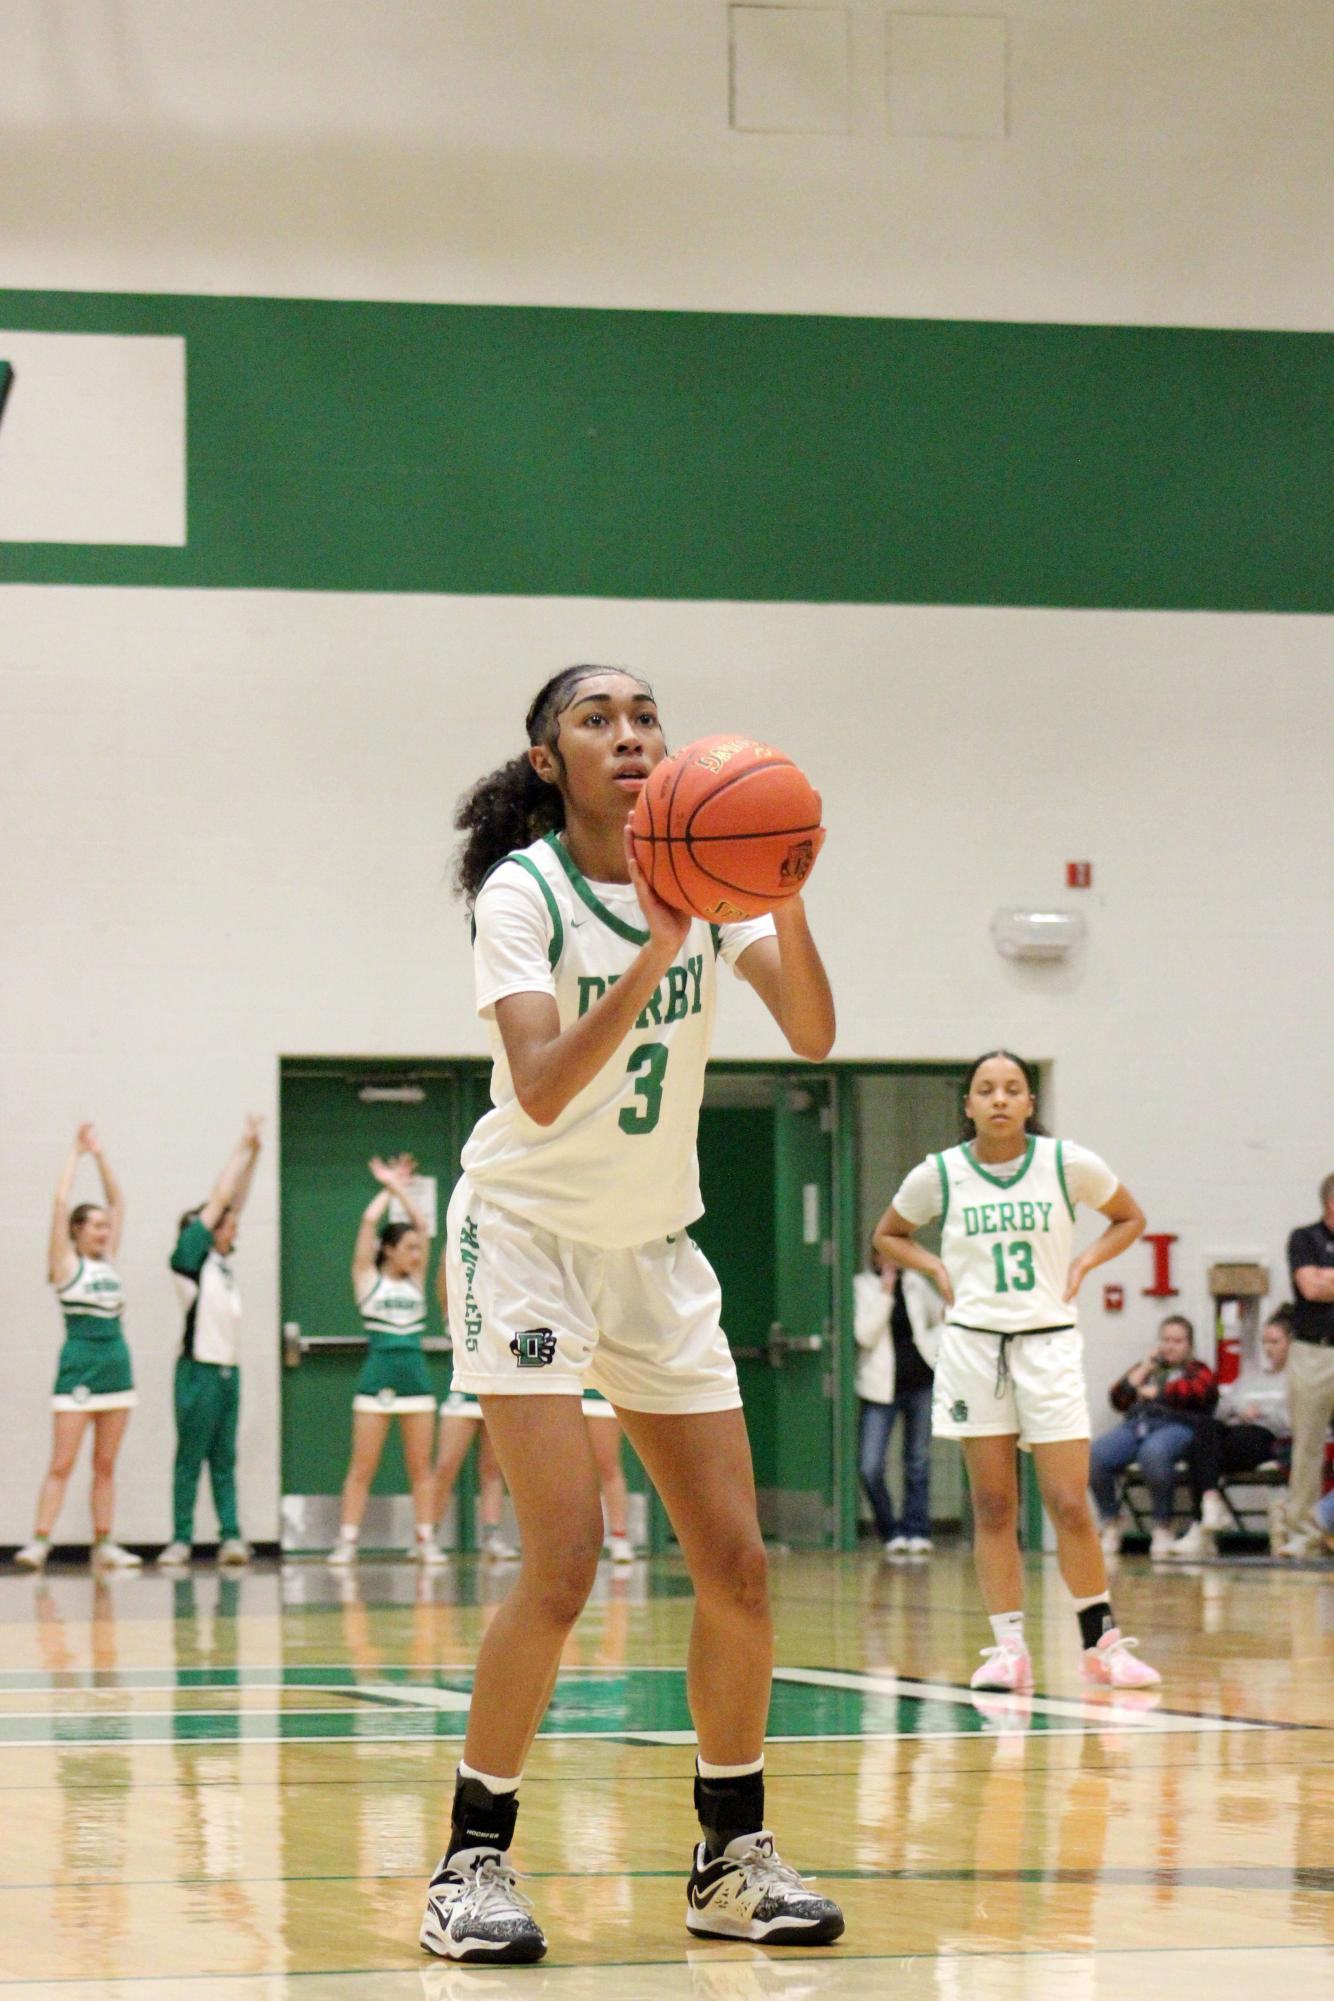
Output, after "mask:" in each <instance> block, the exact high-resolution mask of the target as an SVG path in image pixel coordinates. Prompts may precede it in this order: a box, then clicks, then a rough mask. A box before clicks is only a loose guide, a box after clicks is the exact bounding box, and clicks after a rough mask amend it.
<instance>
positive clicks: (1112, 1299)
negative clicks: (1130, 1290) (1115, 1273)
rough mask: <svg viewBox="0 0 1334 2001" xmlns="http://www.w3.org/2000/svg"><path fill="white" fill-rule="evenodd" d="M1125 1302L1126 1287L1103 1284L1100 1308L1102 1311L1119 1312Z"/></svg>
mask: <svg viewBox="0 0 1334 2001" xmlns="http://www.w3.org/2000/svg"><path fill="white" fill-rule="evenodd" d="M1125 1303H1126V1289H1125V1287H1124V1286H1123V1285H1105V1286H1104V1287H1103V1289H1102V1310H1103V1312H1104V1313H1121V1312H1123V1311H1124V1308H1125Z"/></svg>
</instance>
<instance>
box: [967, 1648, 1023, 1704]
mask: <svg viewBox="0 0 1334 2001" xmlns="http://www.w3.org/2000/svg"><path fill="white" fill-rule="evenodd" d="M968 1686H969V1688H999V1689H1003V1690H1004V1691H1005V1692H1006V1693H1007V1694H1010V1695H1022V1694H1024V1693H1025V1692H1026V1691H1027V1690H1028V1689H1030V1688H1032V1686H1033V1662H1032V1660H1031V1658H1030V1657H1029V1652H1028V1648H1027V1647H1026V1646H1025V1645H1024V1643H1023V1641H1022V1640H1002V1641H1001V1643H1000V1645H999V1646H998V1647H983V1649H982V1665H981V1667H980V1668H978V1670H977V1672H976V1673H975V1674H974V1676H973V1678H972V1680H971V1681H970V1682H969V1684H968Z"/></svg>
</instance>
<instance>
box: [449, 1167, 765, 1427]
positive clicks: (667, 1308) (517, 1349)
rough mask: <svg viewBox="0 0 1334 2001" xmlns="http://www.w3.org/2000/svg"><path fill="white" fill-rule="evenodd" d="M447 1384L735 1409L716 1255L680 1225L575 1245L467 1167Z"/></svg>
mask: <svg viewBox="0 0 1334 2001" xmlns="http://www.w3.org/2000/svg"><path fill="white" fill-rule="evenodd" d="M446 1231H447V1248H446V1253H445V1255H446V1266H445V1275H446V1285H447V1287H448V1293H449V1325H450V1329H451V1331H452V1333H453V1337H454V1377H453V1385H452V1387H453V1388H454V1389H456V1390H462V1391H464V1392H465V1393H466V1394H468V1395H470V1396H481V1397H488V1396H579V1397H582V1395H583V1394H584V1392H585V1390H587V1389H596V1390H600V1391H601V1392H602V1394H603V1396H604V1397H606V1399H607V1401H608V1403H610V1404H615V1405H620V1406H621V1407H622V1408H623V1409H625V1410H643V1411H661V1412H672V1413H694V1412H699V1411H711V1410H736V1409H738V1408H739V1406H740V1403H741V1392H740V1389H739V1388H738V1386H737V1375H736V1364H735V1363H734V1362H733V1360H732V1351H731V1349H730V1348H729V1347H728V1345H727V1337H726V1335H725V1334H724V1333H723V1330H722V1322H721V1317H720V1316H721V1311H722V1292H721V1289H720V1287H719V1284H718V1280H717V1278H716V1276H715V1274H714V1270H713V1267H712V1265H711V1264H710V1263H709V1261H708V1259H707V1258H706V1257H705V1255H704V1253H703V1251H701V1250H700V1248H699V1246H698V1245H697V1244H695V1243H692V1241H691V1239H690V1237H689V1236H688V1235H687V1234H686V1232H685V1231H684V1230H681V1231H678V1232H677V1234H676V1235H675V1236H671V1237H659V1238H657V1239H655V1241H654V1242H652V1243H648V1244H637V1245H635V1246H634V1247H633V1248H631V1249H628V1250H602V1249H600V1248H599V1247H598V1246H597V1245H595V1244H580V1243H574V1242H571V1241H570V1239H568V1238H564V1237H556V1236H553V1235H552V1234H551V1233H550V1232H549V1231H547V1230H539V1229H535V1228H534V1227H533V1225H532V1224H530V1223H527V1222H524V1221H522V1220H521V1219H520V1218H519V1217H517V1216H512V1215H510V1214H509V1213H508V1211H506V1210H504V1209H499V1208H497V1207H496V1206H495V1204H494V1203H492V1202H488V1201H487V1200H486V1199H485V1197H484V1196H482V1195H479V1194H478V1192H477V1190H476V1189H475V1188H473V1186H472V1184H471V1183H470V1182H469V1180H468V1177H467V1176H466V1175H464V1176H463V1177H462V1178H461V1179H460V1181H459V1183H458V1186H457V1187H456V1188H455V1190H454V1194H453V1197H452V1199H451V1201H450V1205H449V1216H448V1221H447V1223H446Z"/></svg>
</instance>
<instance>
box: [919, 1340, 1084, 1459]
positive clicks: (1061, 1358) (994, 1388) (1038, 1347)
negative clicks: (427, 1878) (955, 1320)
mask: <svg viewBox="0 0 1334 2001" xmlns="http://www.w3.org/2000/svg"><path fill="white" fill-rule="evenodd" d="M1000 1343H1001V1337H1000V1335H999V1334H979V1333H973V1332H970V1331H969V1330H968V1329H967V1328H963V1327H953V1326H951V1325H950V1323H949V1322H948V1321H946V1323H945V1325H944V1326H943V1327H942V1328H941V1330H940V1353H939V1354H938V1355H937V1357H936V1383H935V1389H934V1392H933V1394H932V1398H931V1429H932V1431H933V1432H934V1434H935V1436H936V1437H937V1438H994V1437H1004V1436H1007V1435H1012V1434H1013V1435H1017V1437H1018V1439H1019V1443H1020V1445H1021V1446H1023V1447H1025V1448H1027V1447H1029V1446H1032V1445H1057V1444H1059V1443H1060V1442H1061V1441H1062V1440H1063V1439H1067V1438H1087V1437H1088V1436H1089V1435H1090V1430H1091V1426H1090V1424H1089V1406H1088V1392H1087V1390H1086V1388H1085V1385H1084V1337H1083V1335H1082V1334H1081V1333H1080V1332H1079V1329H1078V1328H1077V1327H1074V1328H1069V1329H1065V1328H1062V1329H1061V1331H1060V1332H1059V1333H1056V1334H1017V1335H1015V1336H1014V1338H1013V1339H1012V1340H1009V1341H1007V1342H1006V1344H1005V1361H1006V1367H1005V1370H1004V1372H1003V1374H1002V1372H1001V1371H1000V1369H999V1361H1000ZM998 1376H1001V1380H999V1381H998Z"/></svg>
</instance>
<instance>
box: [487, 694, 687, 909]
mask: <svg viewBox="0 0 1334 2001" xmlns="http://www.w3.org/2000/svg"><path fill="white" fill-rule="evenodd" d="M626 671H627V670H626V669H624V668H620V667H616V668H612V667H593V666H588V665H584V666H579V667H562V669H561V671H560V673H559V674H553V675H552V677H551V679H550V680H549V681H548V682H547V683H546V685H545V686H544V687H542V688H539V690H538V692H537V694H536V695H535V696H534V697H533V700H532V702H531V704H530V706H529V709H528V714H527V716H526V717H525V719H524V721H525V727H526V729H527V732H528V741H529V743H530V744H535V743H544V744H546V745H547V746H548V747H549V748H550V750H551V751H552V753H553V755H554V756H555V759H556V765H557V768H558V769H559V770H561V771H562V772H563V771H564V768H565V767H564V764H563V762H562V760H561V756H560V752H559V751H558V750H557V749H556V736H557V732H558V731H559V728H560V719H561V716H562V714H563V713H564V711H565V710H566V709H567V708H568V707H569V706H570V703H571V702H572V701H573V699H574V690H575V688H576V687H577V685H578V684H579V682H580V681H586V680H587V679H588V678H589V676H590V675H592V674H611V673H617V674H619V673H624V672H626ZM635 678H636V679H638V678H639V677H638V676H636V677H635ZM644 685H645V688H647V686H648V683H647V682H645V683H644ZM454 825H455V826H456V827H457V828H458V830H459V832H460V833H461V834H463V835H465V836H466V838H465V840H464V841H463V843H462V845H461V846H460V849H459V854H458V860H457V862H456V863H455V868H454V881H455V886H456V888H457V890H458V892H459V894H460V895H461V896H463V897H464V898H466V900H467V902H468V903H469V904H471V903H472V901H473V899H474V897H475V896H476V895H477V892H478V890H479V889H480V888H481V886H482V884H483V883H484V882H485V881H486V878H487V876H488V875H489V874H490V873H491V870H492V869H493V868H494V867H495V865H496V863H497V862H498V861H501V860H503V859H504V857H505V856H506V855H507V854H510V853H512V851H513V850H514V849H515V848H526V847H527V846H528V845H529V844H530V842H532V841H537V840H540V839H541V838H542V836H543V834H550V833H557V832H559V830H560V829H561V828H562V827H563V826H564V825H565V800H564V798H563V796H562V794H561V791H560V788H559V786H556V785H551V784H548V783H547V781H546V780H545V779H543V778H539V777H538V775H537V773H536V772H535V771H534V770H533V767H532V765H531V764H530V763H529V761H528V757H527V754H526V753H525V752H523V751H520V753H519V755H518V756H517V757H512V758H511V759H510V760H509V762H508V764H502V765H501V766H500V767H499V769H498V770H496V771H492V772H489V773H488V774H487V776H486V777H485V778H479V779H478V781H477V783H476V784H475V785H474V786H472V787H471V788H470V789H469V790H468V791H467V792H465V793H464V795H463V797H462V798H461V799H460V800H459V803H458V806H457V807H456V809H455V812H454Z"/></svg>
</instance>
